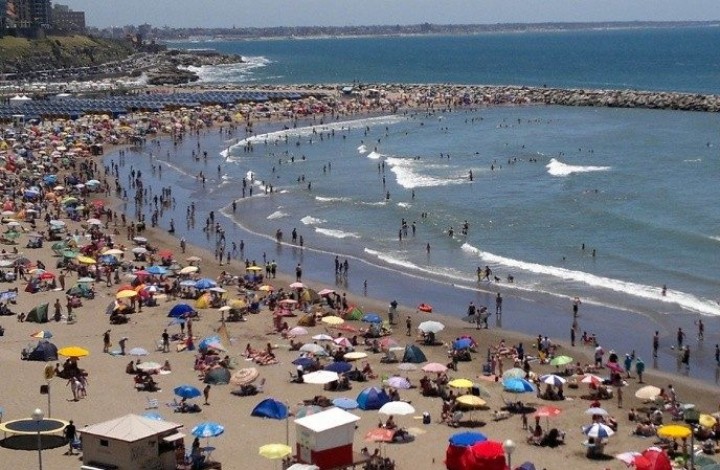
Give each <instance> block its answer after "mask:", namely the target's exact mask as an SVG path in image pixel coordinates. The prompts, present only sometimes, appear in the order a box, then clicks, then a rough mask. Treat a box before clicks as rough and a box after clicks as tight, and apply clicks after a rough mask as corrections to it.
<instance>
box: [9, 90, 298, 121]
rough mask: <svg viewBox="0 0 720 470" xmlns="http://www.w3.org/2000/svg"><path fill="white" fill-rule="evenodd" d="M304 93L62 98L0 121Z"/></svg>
mask: <svg viewBox="0 0 720 470" xmlns="http://www.w3.org/2000/svg"><path fill="white" fill-rule="evenodd" d="M307 96H308V95H307V94H305V93H297V92H284V91H263V92H258V91H239V90H237V91H202V92H192V93H169V94H147V95H123V96H108V97H102V98H63V99H48V100H32V101H30V100H28V101H24V102H22V103H19V104H7V105H0V119H10V118H12V117H13V116H15V115H18V114H23V115H25V119H39V118H42V117H47V116H64V117H69V118H70V119H76V118H78V117H80V116H82V115H84V114H107V115H111V116H112V117H118V116H120V115H122V114H127V113H130V112H134V111H152V112H157V111H162V110H166V109H174V108H183V107H185V108H193V107H197V106H209V105H221V106H229V105H233V104H237V103H250V102H253V103H265V102H268V101H280V100H298V99H302V98H305V97H307Z"/></svg>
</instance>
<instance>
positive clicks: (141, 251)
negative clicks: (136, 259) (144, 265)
mask: <svg viewBox="0 0 720 470" xmlns="http://www.w3.org/2000/svg"><path fill="white" fill-rule="evenodd" d="M130 251H132V252H133V253H135V254H136V255H144V254H145V253H147V252H148V250H147V248H145V247H142V246H136V247H135V248H133V249H132V250H130Z"/></svg>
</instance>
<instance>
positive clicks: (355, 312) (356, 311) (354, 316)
mask: <svg viewBox="0 0 720 470" xmlns="http://www.w3.org/2000/svg"><path fill="white" fill-rule="evenodd" d="M362 317H363V311H362V310H361V309H360V307H353V309H352V310H350V311H349V312H348V314H347V316H346V317H345V320H355V321H360V320H361V319H362Z"/></svg>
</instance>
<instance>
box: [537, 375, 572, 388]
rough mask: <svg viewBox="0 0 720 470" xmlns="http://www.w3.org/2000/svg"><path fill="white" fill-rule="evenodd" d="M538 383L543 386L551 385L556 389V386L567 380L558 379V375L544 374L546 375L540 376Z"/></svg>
mask: <svg viewBox="0 0 720 470" xmlns="http://www.w3.org/2000/svg"><path fill="white" fill-rule="evenodd" d="M540 382H542V383H544V384H548V385H552V386H554V387H558V386H560V385H562V384H564V383H565V382H567V380H565V379H564V378H562V377H560V376H559V375H555V374H546V375H541V376H540Z"/></svg>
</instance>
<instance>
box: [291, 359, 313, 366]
mask: <svg viewBox="0 0 720 470" xmlns="http://www.w3.org/2000/svg"><path fill="white" fill-rule="evenodd" d="M292 363H293V364H294V365H296V366H301V367H303V368H308V367H312V366H314V365H315V360H314V359H312V358H310V357H305V356H301V357H298V358H297V359H295V360H294V361H292Z"/></svg>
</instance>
